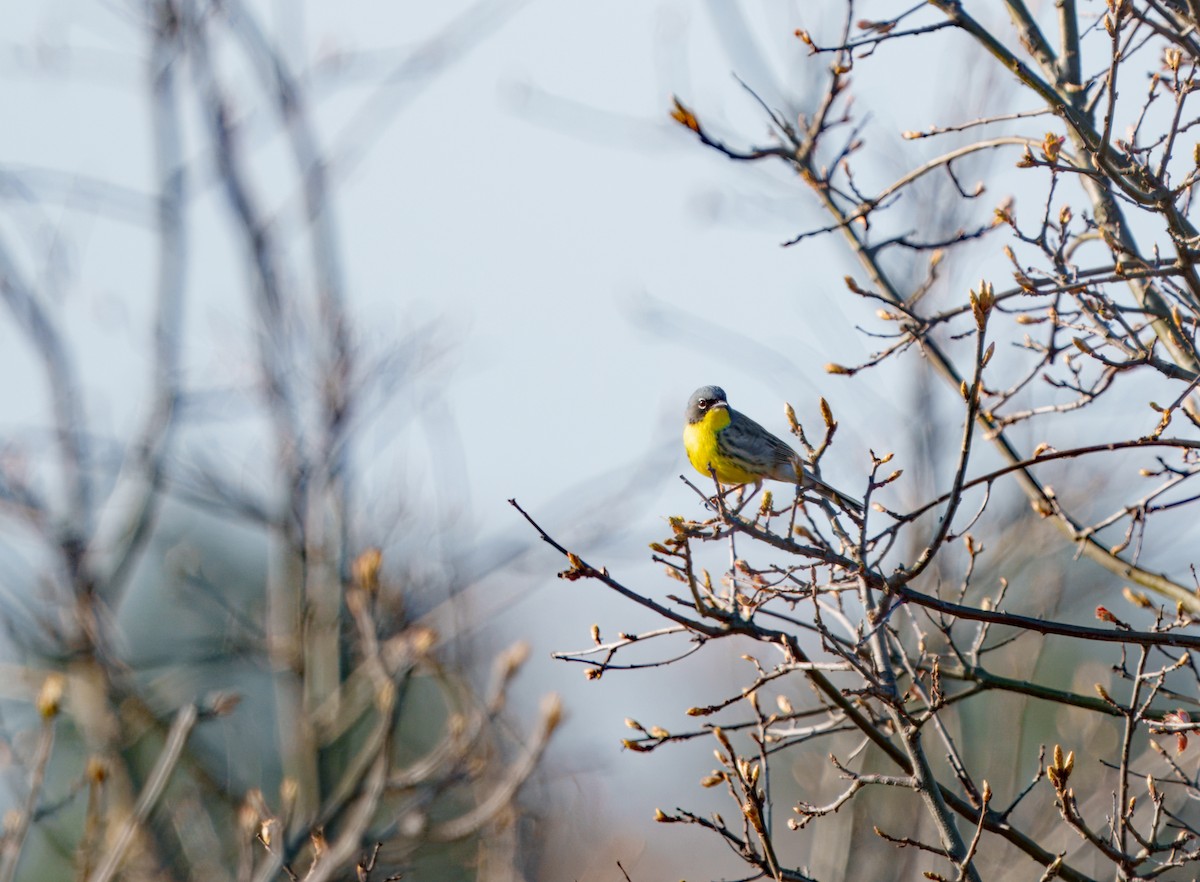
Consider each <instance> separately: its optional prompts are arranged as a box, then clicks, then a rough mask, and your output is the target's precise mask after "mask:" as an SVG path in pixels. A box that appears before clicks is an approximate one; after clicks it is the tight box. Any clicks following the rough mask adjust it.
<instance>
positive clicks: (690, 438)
mask: <svg viewBox="0 0 1200 882" xmlns="http://www.w3.org/2000/svg"><path fill="white" fill-rule="evenodd" d="M686 418H687V422H686V423H685V424H684V427H683V446H684V449H686V450H687V456H688V460H690V461H691V463H692V465H693V466H695V468H696V471H698V472H699V473H700V474H702V475H709V476H711V475H713V474H714V473H715V474H716V478H717V483H719V484H753V485H754V492H755V493H757V492H758V490H759V488H761V487H762V482H763V479H764V478H770V479H771V480H773V481H784V482H786V483H789V484H796V485H798V486H799V487H800V489H802V490H812V491H813V492H815V493H817V494H818V495H820V496H823V497H824V498H826V499H828V500H829V501H831V502H834V503H836V504H837V505H839V506H841V507H842V508H844V509H846V510H848V511H849V512H851V513H852V514H861V513H862V511H863V504H862V503H861V502H859V501H858V500H857V499H854V498H853V497H851V496H847V495H846V494H845V493H842V492H841V491H840V490H837V489H835V488H833V487H830V486H829V485H828V484H826V483H825V482H824V481H822V480H821V479H820V478H818V477H816V476H815V475H813V474H812V473H811V472H810V471H808V469H806V468H805V467H804V463H803V462H802V461H801V460H800V455H799V454H798V453H796V451H795V450H793V449H792V446H791V445H790V444H788V443H787V442H786V441H784V440H782V439H780V438H777V437H776V436H774V435H772V434H771V433H770V432H768V431H767V430H766V429H764V428H763V427H762V426H760V425H759V424H758V423H756V422H755V421H754V420H752V419H750V417H748V416H746V415H745V414H744V413H740V412H738V411H736V410H734V409H733V408H732V407H730V406H729V399H728V398H727V397H726V396H725V390H724V389H722V388H721V387H720V386H701V387H700V388H699V389H697V390H696V391H695V392H693V393H692V397H691V398H690V399H688V404H687V412H686ZM751 495H753V494H751Z"/></svg>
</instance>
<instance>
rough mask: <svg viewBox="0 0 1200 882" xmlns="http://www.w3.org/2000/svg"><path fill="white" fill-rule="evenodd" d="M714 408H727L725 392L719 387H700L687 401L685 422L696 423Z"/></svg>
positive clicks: (727, 402)
mask: <svg viewBox="0 0 1200 882" xmlns="http://www.w3.org/2000/svg"><path fill="white" fill-rule="evenodd" d="M714 407H729V401H728V400H727V399H726V398H725V390H724V389H722V388H721V387H720V386H701V387H700V388H699V389H697V390H696V391H695V392H693V393H692V397H691V398H689V399H688V406H687V421H688V422H689V423H698V422H700V420H702V419H704V415H705V414H706V413H708V412H709V411H710V410H712V409H713V408H714Z"/></svg>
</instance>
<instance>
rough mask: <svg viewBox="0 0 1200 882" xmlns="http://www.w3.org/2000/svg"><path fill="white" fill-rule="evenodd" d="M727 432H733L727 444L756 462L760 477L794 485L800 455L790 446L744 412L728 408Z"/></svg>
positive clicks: (799, 466) (798, 473) (799, 468)
mask: <svg viewBox="0 0 1200 882" xmlns="http://www.w3.org/2000/svg"><path fill="white" fill-rule="evenodd" d="M725 431H726V432H730V431H732V432H733V433H734V435H733V437H732V438H731V439H730V441H732V442H733V445H734V446H736V447H737V448H738V449H741V450H745V451H747V452H748V453H749V454H751V455H752V456H753V457H754V459H755V460H756V462H755V465H757V466H758V468H759V470H761V471H762V473H763V476H764V477H767V478H773V479H774V480H776V481H792V482H793V483H797V482H798V481H799V479H800V475H801V469H802V467H801V465H800V456H799V454H797V453H796V451H795V450H793V449H792V446H791V445H790V444H788V443H787V442H786V441H784V440H783V439H781V438H777V437H776V436H775V435H773V434H771V433H770V432H769V431H767V430H766V429H764V428H763V427H762V426H760V425H759V424H758V423H756V422H755V421H754V420H752V419H750V417H748V416H746V415H745V414H744V413H741V412H739V411H736V410H733V409H732V408H730V412H729V426H728V427H727V428H726V429H725Z"/></svg>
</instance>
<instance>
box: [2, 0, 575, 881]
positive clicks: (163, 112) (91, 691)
mask: <svg viewBox="0 0 1200 882" xmlns="http://www.w3.org/2000/svg"><path fill="white" fill-rule="evenodd" d="M119 6H120V10H112V12H113V14H115V15H119V16H120V17H122V18H123V20H124V21H123V24H124V25H126V26H128V25H132V26H133V27H135V28H137V29H138V31H139V32H140V33H141V34H143V35H144V38H145V39H144V47H145V51H144V58H145V65H146V69H145V77H146V82H147V85H148V89H147V90H146V92H145V99H146V104H145V107H146V111H147V113H148V120H149V123H148V126H147V131H149V132H150V133H151V135H152V138H153V151H152V157H153V163H154V165H153V173H152V175H150V176H149V177H148V180H147V181H146V183H147V186H149V187H152V191H151V192H150V194H149V195H148V196H145V197H140V196H138V195H137V194H136V193H131V192H130V191H126V190H122V189H121V188H120V187H118V186H115V185H112V186H108V185H103V184H100V183H99V182H97V181H87V180H82V179H81V180H79V181H74V182H72V180H71V174H70V173H69V172H61V173H58V179H60V180H61V181H63V182H65V183H66V184H67V186H66V187H65V189H68V190H70V189H71V188H72V187H75V188H77V189H78V190H89V191H91V192H92V200H91V202H90V204H94V206H98V208H97V209H96V210H97V214H98V216H99V217H101V218H106V217H109V216H111V215H110V214H109V213H108V211H107V208H106V206H107V207H112V205H110V203H116V204H118V207H119V206H125V207H126V208H128V206H129V205H130V204H133V205H142V206H147V205H148V206H150V207H151V210H150V212H149V213H150V218H149V223H148V225H147V226H148V228H149V229H150V230H151V231H152V232H151V235H152V237H153V240H154V243H155V247H152V248H147V249H145V253H149V254H153V255H154V257H153V259H154V261H155V269H154V271H153V272H152V273H144V274H143V273H139V272H135V271H134V270H135V267H133V266H132V265H131V273H130V276H131V278H139V277H140V276H141V275H147V276H150V277H151V278H152V290H151V292H150V296H149V297H148V298H146V300H147V302H151V303H152V304H153V307H152V310H151V311H150V312H149V313H147V314H145V315H146V317H145V320H144V321H143V320H142V316H143V314H142V313H141V312H139V311H137V309H136V308H133V307H131V308H130V309H129V311H128V313H127V314H128V315H129V316H130V317H131V322H132V323H133V324H134V326H135V328H136V333H137V338H136V339H141V340H144V341H145V346H146V349H147V351H148V352H149V354H150V358H149V359H148V361H149V362H150V363H151V366H150V369H149V370H148V371H147V373H146V376H145V377H144V378H142V382H143V384H144V389H138V388H127V387H120V388H112V387H111V382H110V381H109V378H108V377H107V376H106V375H105V374H104V373H103V372H99V373H87V372H85V371H84V370H83V369H82V368H81V367H80V365H81V363H82V362H84V361H85V360H90V361H92V362H94V361H95V353H94V352H87V353H86V355H85V353H84V351H83V350H85V349H87V348H88V347H89V346H90V345H91V344H90V343H89V341H88V340H87V335H86V328H84V332H83V333H82V334H81V333H80V327H81V326H84V325H86V322H85V321H84V320H83V319H82V318H81V317H80V316H79V315H77V314H74V313H73V312H72V304H71V302H70V299H69V298H66V299H63V298H60V297H58V296H56V289H55V287H54V283H55V280H57V279H60V278H61V277H62V275H63V274H62V273H61V272H58V271H57V267H56V266H55V265H54V261H55V260H56V259H59V258H60V257H61V255H62V253H63V251H64V249H63V248H56V249H51V250H50V252H49V253H50V258H49V259H48V261H47V263H48V264H49V265H48V266H47V265H45V264H43V263H41V262H40V261H43V260H45V252H43V251H41V250H39V249H38V248H37V247H35V245H36V242H37V237H36V236H30V237H28V239H24V238H22V237H21V236H18V235H16V233H15V232H14V233H13V234H12V235H4V236H0V301H2V302H3V305H4V308H5V317H4V321H5V322H6V323H7V325H6V332H8V337H7V338H8V339H9V340H13V341H16V342H15V343H14V345H16V346H19V347H22V349H23V353H24V355H25V356H27V358H28V363H29V364H30V365H31V366H32V367H31V373H30V375H29V376H22V377H21V378H20V380H19V382H18V381H16V380H14V378H11V377H10V378H9V386H10V390H12V391H13V392H14V394H23V395H27V396H44V399H42V400H44V402H45V407H44V408H43V411H44V413H45V414H47V418H48V419H49V420H50V427H49V431H48V432H46V431H41V430H39V429H38V428H36V427H34V428H30V429H27V430H26V429H13V430H12V431H11V434H9V436H8V437H6V438H5V439H4V448H3V449H4V456H3V460H2V461H0V517H2V518H3V524H4V526H3V532H2V533H0V542H2V543H3V546H4V551H3V554H4V562H5V573H6V576H5V579H6V582H7V585H8V588H9V589H10V591H9V593H8V596H9V597H10V598H12V597H14V596H19V597H20V601H19V603H18V602H13V601H11V600H10V602H9V603H8V604H7V606H6V610H5V612H6V624H7V630H8V639H7V640H6V643H5V648H4V652H3V654H4V657H5V659H6V663H5V671H4V680H5V681H6V684H7V686H6V697H7V698H8V699H10V701H8V702H7V703H6V705H5V711H4V718H3V731H4V734H5V736H6V738H7V744H8V745H9V751H8V752H7V754H6V756H7V759H8V760H9V765H8V781H9V783H10V785H11V786H12V788H13V792H14V794H15V799H14V800H13V803H12V809H11V811H10V812H9V813H8V816H7V820H6V826H5V830H4V836H3V844H2V848H0V880H3V882H8V880H12V879H16V878H70V877H74V878H78V879H86V880H94V882H101V880H110V879H116V878H122V879H168V878H170V879H182V878H204V879H213V880H220V879H227V880H233V879H237V880H247V882H248V880H268V879H282V878H290V879H298V878H304V879H306V880H314V882H315V880H321V879H331V878H348V877H350V876H352V875H354V874H355V873H357V878H359V879H364V880H365V879H373V880H381V879H384V878H393V877H394V874H396V873H406V872H408V871H409V870H410V869H411V868H412V867H414V866H415V867H422V866H424V867H426V868H427V869H429V868H432V869H429V871H430V872H433V873H434V874H435V875H439V876H441V877H447V876H449V875H455V876H456V877H462V878H467V877H468V876H469V877H470V878H480V879H484V878H486V879H496V880H499V879H505V880H508V879H515V878H522V877H523V875H524V872H525V869H526V868H528V867H529V866H530V865H531V864H532V863H533V861H534V860H535V858H536V850H535V849H531V848H530V847H529V843H528V842H526V841H524V840H523V838H522V835H521V825H520V824H518V823H517V820H518V819H519V817H520V813H521V809H520V807H519V804H518V802H517V793H518V790H519V788H520V787H521V785H522V784H523V782H525V781H526V780H527V779H528V777H529V776H530V774H531V772H532V771H533V769H534V767H535V765H536V763H537V762H538V759H539V758H540V756H541V754H542V751H543V749H544V748H545V746H546V744H547V740H548V739H549V737H550V735H551V732H552V731H553V730H554V729H555V727H556V725H557V724H558V721H559V718H560V712H559V709H558V705H557V703H556V701H554V700H548V701H547V703H546V704H545V706H544V708H543V712H542V715H541V718H540V720H539V721H537V722H536V724H534V725H533V726H532V727H531V729H530V731H529V732H528V733H527V734H521V732H520V727H513V726H512V725H511V724H510V722H509V721H504V720H502V714H503V712H504V706H505V698H506V695H507V691H508V687H509V684H510V682H511V680H512V677H513V676H514V675H515V674H516V672H517V670H518V669H519V668H520V666H521V663H522V661H523V659H524V655H525V653H524V651H523V649H522V648H521V647H519V646H518V647H515V648H514V649H513V650H510V651H508V652H506V653H504V654H503V655H502V656H501V657H500V658H499V659H498V660H497V662H496V666H495V667H496V671H495V676H494V682H493V684H492V686H491V687H490V692H488V693H487V694H481V693H480V691H479V690H478V689H476V688H475V687H474V686H473V685H472V683H471V681H470V680H469V679H468V678H467V676H466V674H465V672H464V671H463V670H460V669H459V668H458V667H457V666H456V665H455V664H450V663H448V662H447V661H446V660H445V657H444V655H445V654H444V653H443V652H442V649H441V646H442V643H443V640H444V639H447V638H448V637H449V636H450V635H447V634H439V633H438V632H437V631H436V630H435V629H434V628H433V627H432V626H431V625H430V624H428V623H426V622H424V621H423V620H421V618H420V614H421V613H422V612H424V611H425V610H428V609H429V608H430V607H432V606H433V605H434V604H435V603H437V602H438V601H439V600H444V599H445V598H446V596H447V595H448V593H449V591H450V589H451V588H453V587H454V586H452V585H450V584H447V580H446V578H445V577H444V576H438V575H437V574H438V573H439V571H441V572H449V571H450V570H451V567H450V566H449V565H448V562H447V561H441V560H440V559H439V555H440V554H443V553H444V552H440V551H438V548H439V547H441V546H440V545H439V544H438V543H436V542H431V541H430V538H431V537H432V536H434V535H436V530H437V529H438V525H436V524H433V523H431V521H430V519H429V518H428V517H422V518H420V519H419V521H417V520H415V519H414V518H413V516H412V512H411V511H410V510H408V509H406V507H405V505H404V504H403V503H397V504H395V505H394V506H393V509H394V510H393V511H388V512H387V513H386V515H384V514H383V513H382V509H381V508H380V502H381V497H387V498H391V499H400V500H403V499H404V494H403V492H402V491H401V490H400V489H398V488H390V489H388V490H387V491H386V493H383V492H380V490H379V488H378V487H377V486H374V485H373V484H372V482H371V481H370V480H369V479H368V478H367V477H364V468H363V464H362V462H361V461H360V460H358V459H356V457H355V451H356V444H358V443H359V438H360V436H361V435H362V433H363V432H364V431H365V430H366V429H368V428H369V427H371V426H373V425H377V424H379V423H380V422H381V421H384V420H387V419H393V418H396V417H397V414H396V413H395V412H394V411H393V410H389V406H388V402H389V400H391V398H392V397H393V395H394V391H395V390H396V389H402V388H406V387H407V386H411V385H413V384H417V383H420V382H421V377H422V373H423V372H424V371H426V370H428V366H429V364H430V362H431V361H432V360H433V359H434V358H435V356H436V353H437V349H438V346H439V343H438V335H437V333H436V329H433V328H430V327H420V328H414V329H413V331H412V333H411V335H409V336H408V337H406V338H404V339H400V340H398V341H395V343H394V344H388V345H387V346H385V347H384V348H383V350H382V351H373V350H372V348H371V345H372V344H371V341H370V340H369V338H368V339H367V340H365V341H364V339H363V338H362V337H361V335H360V333H359V332H358V330H357V329H356V323H355V320H354V317H353V314H352V309H351V304H350V293H349V292H348V291H347V285H346V282H345V279H344V277H343V267H342V263H343V256H342V252H341V245H340V239H341V237H342V235H343V233H342V228H341V224H340V221H339V219H338V216H337V198H336V194H337V184H338V180H339V175H340V174H341V173H342V172H344V171H345V167H344V164H339V163H338V162H332V161H330V157H329V156H328V155H327V154H326V153H325V152H323V148H322V143H323V139H322V137H321V135H320V133H319V131H318V125H317V121H316V117H315V114H314V112H313V110H312V107H311V103H312V102H311V89H310V79H309V78H307V77H306V76H303V75H302V74H301V72H299V71H297V70H294V69H293V68H292V66H291V64H290V63H289V60H288V58H287V57H286V54H285V53H284V52H282V51H281V50H280V49H279V47H278V45H277V44H276V42H275V40H274V38H273V36H272V34H271V33H269V32H268V31H267V30H266V29H265V27H264V25H263V23H262V21H261V19H260V17H259V14H258V10H256V8H255V7H253V6H252V5H249V4H246V3H243V2H241V0H222V2H218V3H207V2H192V0H149V2H144V3H129V4H119ZM502 12H503V10H502V8H501V7H500V6H497V5H496V4H490V5H489V10H488V11H487V14H486V15H484V14H482V13H481V14H480V15H479V16H466V17H464V18H462V19H459V20H457V21H454V22H451V23H450V24H449V25H448V26H447V27H446V30H445V31H444V32H443V33H441V34H439V35H437V36H436V37H435V38H434V41H433V42H434V44H436V50H437V51H436V52H428V51H425V49H426V48H428V47H418V48H417V49H415V50H413V51H411V52H410V53H408V54H407V55H406V56H405V57H404V58H402V59H399V60H398V62H397V64H396V68H395V71H394V72H393V74H392V76H391V79H390V80H389V83H388V87H387V88H384V89H381V90H380V93H376V94H374V95H372V96H371V97H370V98H368V100H367V102H366V104H365V105H364V107H363V110H362V115H361V118H360V119H359V120H358V123H359V126H358V135H359V136H358V138H357V139H356V141H355V143H354V147H355V150H357V151H360V152H361V150H362V149H364V148H366V147H367V146H369V143H370V131H371V130H373V129H374V128H377V127H378V126H379V125H381V124H382V122H383V121H384V119H386V118H387V116H388V114H389V112H390V110H393V109H394V108H392V107H390V106H389V105H390V103H391V102H390V101H380V100H379V97H380V94H383V95H384V96H385V97H386V96H387V95H388V94H389V93H388V88H393V87H398V86H399V85H401V84H405V85H410V86H411V85H412V84H413V83H419V82H420V81H421V80H422V78H424V77H426V76H428V75H429V74H430V73H432V72H434V71H436V70H437V69H439V68H440V67H442V66H445V65H446V64H449V63H451V62H452V61H453V60H454V59H455V58H456V57H458V56H459V55H461V52H462V50H464V49H465V48H467V47H469V46H470V45H471V44H472V43H473V41H474V40H476V39H477V38H478V37H479V36H481V34H482V33H483V32H484V31H486V28H487V27H488V26H489V25H488V24H487V22H488V21H491V22H492V23H493V24H494V23H495V21H498V20H499V17H500V16H502ZM110 122H111V125H112V126H114V127H121V126H124V125H127V126H129V127H130V128H134V129H136V128H137V127H136V125H135V122H136V121H134V120H120V119H115V120H111V121H110ZM18 124H20V123H19V122H18V121H14V120H10V121H9V125H18ZM264 153H265V154H267V155H268V156H269V157H270V162H264V159H263V155H264ZM349 158H350V159H355V158H357V153H354V152H353V151H350V154H349ZM337 159H338V160H346V157H345V156H339V157H337ZM346 161H349V160H346ZM55 174H56V172H55V170H54V169H37V168H34V167H32V165H31V166H29V167H26V168H24V169H20V170H12V171H8V170H6V171H5V177H4V180H5V185H6V189H7V190H8V191H9V192H10V193H12V192H20V193H21V194H22V199H23V201H25V202H31V203H33V204H36V203H37V200H38V198H39V192H40V191H41V189H43V188H44V187H45V185H46V184H47V182H48V181H50V182H52V181H53V180H55ZM201 211H207V212H215V213H216V216H218V217H219V218H221V219H222V220H221V222H220V223H219V224H216V225H215V227H214V226H211V225H210V226H207V227H204V228H203V229H201V224H199V223H196V222H195V221H194V218H195V216H196V215H197V214H198V213H200V212H201ZM5 228H6V229H8V228H9V225H6V227H5ZM214 228H216V229H219V230H220V234H223V235H224V236H225V237H226V242H227V245H228V247H229V249H230V253H232V254H234V255H236V257H235V261H236V263H235V270H234V272H233V273H232V275H233V277H234V278H235V279H236V280H237V282H236V283H235V285H234V290H232V291H221V292H219V293H218V292H211V291H210V292H207V293H206V292H205V291H204V290H202V287H201V285H200V284H198V283H197V281H196V280H197V278H200V279H206V278H207V277H206V276H205V274H204V273H198V272H197V271H196V270H197V268H196V266H195V264H196V260H197V258H196V255H197V252H200V251H202V249H201V248H199V247H198V246H197V242H198V241H199V240H201V239H202V238H205V237H211V235H212V231H213V229H214ZM30 241H32V242H33V243H34V244H30ZM140 253H142V252H141V251H137V250H134V251H132V252H131V262H132V261H133V260H134V259H135V258H134V257H133V256H132V255H136V254H140ZM203 253H205V254H209V253H211V251H206V250H205V251H203ZM205 284H207V282H205ZM131 300H133V301H134V302H135V303H136V302H138V301H137V299H136V298H135V297H132V298H131ZM212 311H217V312H220V313H232V314H233V317H231V318H230V319H229V321H228V323H227V324H226V327H227V328H236V327H238V324H239V322H240V321H241V320H242V317H243V316H244V317H245V324H244V327H245V328H246V333H245V335H244V340H243V341H235V340H232V339H219V340H214V339H213V338H212V337H211V336H208V331H209V329H208V328H205V327H203V323H202V321H201V320H200V316H202V315H205V314H208V315H211V314H212ZM243 343H244V350H245V352H247V353H249V355H248V356H246V358H245V360H244V361H241V360H239V359H238V358H236V357H235V358H229V353H231V352H239V353H240V352H241V351H242V344H243ZM197 352H200V353H203V354H202V355H201V356H200V357H196V353H197ZM189 355H191V356H192V357H191V358H189ZM224 359H228V361H225V360H224ZM197 365H208V369H206V370H198V369H197ZM143 392H144V397H139V396H141V395H142V393H143ZM104 400H108V401H116V402H118V403H119V405H120V409H121V410H122V411H123V412H125V411H128V412H131V413H133V414H134V416H135V418H136V420H137V421H138V428H137V429H136V431H135V432H134V433H133V434H132V435H131V436H129V437H116V438H113V437H106V436H105V434H104V433H103V432H101V431H100V430H99V429H97V428H96V427H95V426H96V423H97V421H99V422H105V420H104V419H99V417H100V416H101V414H102V412H103V410H104V405H103V404H102V403H101V402H102V401H104ZM34 410H35V411H36V408H35V409H34ZM230 414H237V415H244V416H245V418H244V419H235V420H230V419H229V415H230ZM409 416H410V417H411V414H410V415H409ZM219 420H225V422H218V421H219ZM113 421H115V422H118V423H119V422H120V420H113ZM385 501H386V500H385ZM393 530H396V531H402V532H403V533H404V538H403V539H398V538H397V536H396V534H395V533H394V532H393ZM11 699H16V700H11Z"/></svg>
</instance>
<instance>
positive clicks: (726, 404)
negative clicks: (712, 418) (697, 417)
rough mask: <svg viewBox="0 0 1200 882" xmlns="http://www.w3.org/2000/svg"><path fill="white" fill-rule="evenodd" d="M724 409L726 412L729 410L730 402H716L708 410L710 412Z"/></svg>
mask: <svg viewBox="0 0 1200 882" xmlns="http://www.w3.org/2000/svg"><path fill="white" fill-rule="evenodd" d="M722 407H723V408H725V409H726V410H729V402H728V401H714V402H713V403H712V404H711V405H709V408H708V409H709V410H719V409H720V408H722Z"/></svg>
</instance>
